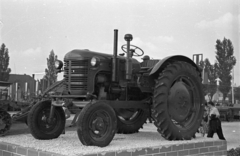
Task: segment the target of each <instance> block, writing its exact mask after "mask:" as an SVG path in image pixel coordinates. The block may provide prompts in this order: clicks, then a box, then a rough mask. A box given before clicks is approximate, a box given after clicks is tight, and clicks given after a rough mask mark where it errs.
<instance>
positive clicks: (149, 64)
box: [140, 60, 160, 68]
mask: <svg viewBox="0 0 240 156" xmlns="http://www.w3.org/2000/svg"><path fill="white" fill-rule="evenodd" d="M159 61H160V60H145V61H143V62H141V63H140V67H141V68H142V67H143V68H144V67H148V68H151V67H153V66H155V64H157V63H158V62H159Z"/></svg>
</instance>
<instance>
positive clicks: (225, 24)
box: [195, 13, 234, 29]
mask: <svg viewBox="0 0 240 156" xmlns="http://www.w3.org/2000/svg"><path fill="white" fill-rule="evenodd" d="M233 21H234V16H233V15H232V14H231V13H226V14H224V15H223V16H221V17H219V18H218V19H215V20H212V21H207V20H202V21H200V22H199V23H197V24H196V25H195V26H196V27H197V28H199V29H209V28H232V25H233V24H232V23H233Z"/></svg>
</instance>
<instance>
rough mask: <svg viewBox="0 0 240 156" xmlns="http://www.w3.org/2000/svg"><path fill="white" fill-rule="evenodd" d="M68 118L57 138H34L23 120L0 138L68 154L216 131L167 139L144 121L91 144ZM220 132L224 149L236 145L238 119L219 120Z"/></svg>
mask: <svg viewBox="0 0 240 156" xmlns="http://www.w3.org/2000/svg"><path fill="white" fill-rule="evenodd" d="M70 122H71V120H68V121H67V124H66V126H67V127H66V134H63V135H61V136H60V137H59V138H57V139H52V140H36V139H34V138H33V137H32V135H31V134H30V133H29V130H28V127H27V126H26V125H25V124H23V123H14V124H13V125H12V128H11V130H10V132H9V133H8V134H7V135H6V136H4V137H1V138H0V141H3V142H8V143H12V144H17V145H21V146H23V147H31V148H35V149H39V150H42V151H48V152H54V153H59V154H63V155H68V156H76V155H79V154H88V153H93V152H94V153H98V152H110V151H117V150H127V149H129V150H133V149H134V150H137V149H140V148H143V147H150V146H168V145H171V144H182V143H194V142H204V141H208V140H211V141H212V140H218V137H217V135H216V134H215V135H214V138H207V137H206V136H205V137H202V136H201V135H200V134H197V135H196V139H192V140H186V141H167V140H165V139H164V138H162V137H161V135H160V134H159V133H158V132H157V131H156V127H155V126H154V125H153V124H150V123H148V124H145V125H144V127H143V129H141V131H140V132H139V133H136V134H131V135H129V134H128V135H124V134H116V135H115V137H114V139H113V141H112V142H111V143H110V145H109V146H107V147H104V148H100V147H94V146H84V145H82V144H81V142H80V141H79V139H78V136H77V132H76V127H73V128H69V127H68V125H69V124H70ZM223 132H224V135H225V137H226V139H227V141H228V149H231V148H236V147H237V146H239V145H240V140H239V137H236V136H239V135H240V123H239V122H229V123H228V122H223Z"/></svg>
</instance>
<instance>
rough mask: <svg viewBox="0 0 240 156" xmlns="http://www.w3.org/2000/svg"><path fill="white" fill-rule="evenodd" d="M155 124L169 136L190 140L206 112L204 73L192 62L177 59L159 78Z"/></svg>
mask: <svg viewBox="0 0 240 156" xmlns="http://www.w3.org/2000/svg"><path fill="white" fill-rule="evenodd" d="M152 109H153V112H152V117H153V118H154V121H155V122H154V124H155V126H156V127H157V128H158V132H159V133H161V134H162V136H163V137H164V138H166V139H167V140H189V139H191V138H192V137H193V136H194V135H195V133H196V131H197V129H198V128H199V126H200V123H201V120H202V116H203V110H204V106H203V91H202V84H201V77H200V73H199V72H198V71H197V70H196V68H195V67H193V66H192V65H191V64H189V63H186V62H174V63H172V64H170V65H168V66H167V67H165V69H164V70H163V71H162V72H161V73H160V74H159V77H158V79H156V84H155V89H154V97H153V107H152Z"/></svg>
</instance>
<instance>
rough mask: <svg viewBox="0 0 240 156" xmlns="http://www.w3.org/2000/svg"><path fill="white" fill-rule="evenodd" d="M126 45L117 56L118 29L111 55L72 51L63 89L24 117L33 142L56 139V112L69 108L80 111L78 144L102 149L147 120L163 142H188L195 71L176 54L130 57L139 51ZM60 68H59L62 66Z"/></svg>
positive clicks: (197, 118) (199, 111) (196, 91)
mask: <svg viewBox="0 0 240 156" xmlns="http://www.w3.org/2000/svg"><path fill="white" fill-rule="evenodd" d="M124 39H125V40H126V42H127V43H126V44H125V45H123V46H122V47H121V49H122V50H123V51H124V52H125V53H126V57H125V56H124V55H123V54H120V55H118V54H117V49H118V46H117V40H118V30H114V48H113V49H114V52H113V55H110V54H105V53H99V52H93V51H90V50H87V49H83V50H72V51H70V52H68V53H67V54H66V55H65V57H64V63H63V62H62V61H60V60H57V61H56V62H55V66H56V68H57V69H58V71H59V72H62V71H63V72H64V81H65V82H64V86H65V87H64V90H63V92H62V94H61V95H52V96H51V100H45V101H41V102H39V103H37V104H36V105H34V106H33V107H32V109H31V110H30V112H29V115H28V125H29V128H30V132H31V134H32V135H33V137H35V138H36V139H53V138H57V137H59V136H60V135H61V134H62V132H63V130H64V127H65V122H66V120H65V115H64V111H63V108H62V107H65V106H67V105H69V103H72V104H73V105H75V106H78V107H80V108H82V110H81V112H80V114H79V116H78V120H77V133H78V137H79V139H80V141H81V142H82V144H83V145H89V146H90V145H93V146H100V147H104V146H107V145H108V144H109V143H110V142H111V141H112V139H113V137H114V135H115V133H124V134H130V133H136V132H138V131H139V129H140V128H142V126H143V124H144V123H145V122H146V120H147V118H148V117H149V116H151V117H152V118H153V120H154V125H155V126H156V127H157V130H158V132H159V133H160V134H161V135H162V136H163V137H164V138H166V139H167V140H189V139H191V138H192V137H193V136H194V134H195V133H196V131H197V129H198V127H199V125H200V123H201V120H202V116H203V110H204V105H203V100H204V98H203V91H202V83H201V69H200V68H199V67H198V66H197V65H196V64H195V63H194V62H193V61H192V60H191V59H189V58H188V57H185V56H181V55H176V56H169V57H166V58H164V59H162V60H151V59H150V58H149V56H144V57H143V61H142V62H139V61H138V60H136V59H135V58H133V56H136V57H137V56H142V55H144V51H143V50H142V49H141V48H139V47H137V46H134V45H131V44H130V42H131V41H132V39H133V37H132V35H131V34H126V35H125V37H124ZM63 64H64V67H63Z"/></svg>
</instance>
